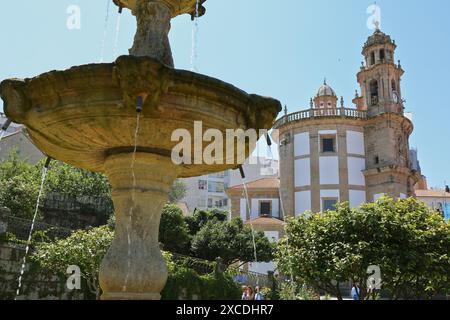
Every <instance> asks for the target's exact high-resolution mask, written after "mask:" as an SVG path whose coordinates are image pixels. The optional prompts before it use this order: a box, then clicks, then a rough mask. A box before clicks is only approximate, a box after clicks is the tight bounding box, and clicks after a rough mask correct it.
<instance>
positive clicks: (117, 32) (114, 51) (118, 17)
mask: <svg viewBox="0 0 450 320" xmlns="http://www.w3.org/2000/svg"><path fill="white" fill-rule="evenodd" d="M121 16H122V15H121V14H120V13H118V14H117V20H116V35H115V37H114V49H113V59H116V58H117V50H118V48H119V34H120V18H121Z"/></svg>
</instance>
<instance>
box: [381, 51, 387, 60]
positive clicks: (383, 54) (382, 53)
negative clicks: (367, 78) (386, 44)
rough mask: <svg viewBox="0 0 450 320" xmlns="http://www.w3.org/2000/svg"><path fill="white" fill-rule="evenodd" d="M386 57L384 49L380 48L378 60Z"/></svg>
mask: <svg viewBox="0 0 450 320" xmlns="http://www.w3.org/2000/svg"><path fill="white" fill-rule="evenodd" d="M385 59H386V55H385V51H384V49H381V50H380V60H381V61H384V60H385Z"/></svg>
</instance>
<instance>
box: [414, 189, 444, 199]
mask: <svg viewBox="0 0 450 320" xmlns="http://www.w3.org/2000/svg"><path fill="white" fill-rule="evenodd" d="M416 196H417V197H418V198H421V197H423V198H450V193H448V192H445V190H443V189H442V190H439V189H436V190H416Z"/></svg>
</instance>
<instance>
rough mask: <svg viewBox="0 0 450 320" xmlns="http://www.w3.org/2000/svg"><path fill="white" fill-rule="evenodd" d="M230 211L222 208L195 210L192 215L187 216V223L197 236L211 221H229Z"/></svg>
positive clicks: (191, 231) (192, 232)
mask: <svg viewBox="0 0 450 320" xmlns="http://www.w3.org/2000/svg"><path fill="white" fill-rule="evenodd" d="M227 219H228V212H227V211H223V210H220V209H216V208H214V209H208V210H195V212H194V214H193V215H192V217H186V223H187V224H188V226H189V232H190V234H191V235H192V236H195V235H196V234H197V232H199V231H200V229H201V228H202V227H203V226H204V225H205V224H206V223H207V222H209V221H212V220H215V221H218V222H223V221H227Z"/></svg>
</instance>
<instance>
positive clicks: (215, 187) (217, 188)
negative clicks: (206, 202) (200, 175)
mask: <svg viewBox="0 0 450 320" xmlns="http://www.w3.org/2000/svg"><path fill="white" fill-rule="evenodd" d="M208 191H209V192H214V193H222V192H225V184H224V183H223V182H215V181H210V182H209V183H208Z"/></svg>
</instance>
